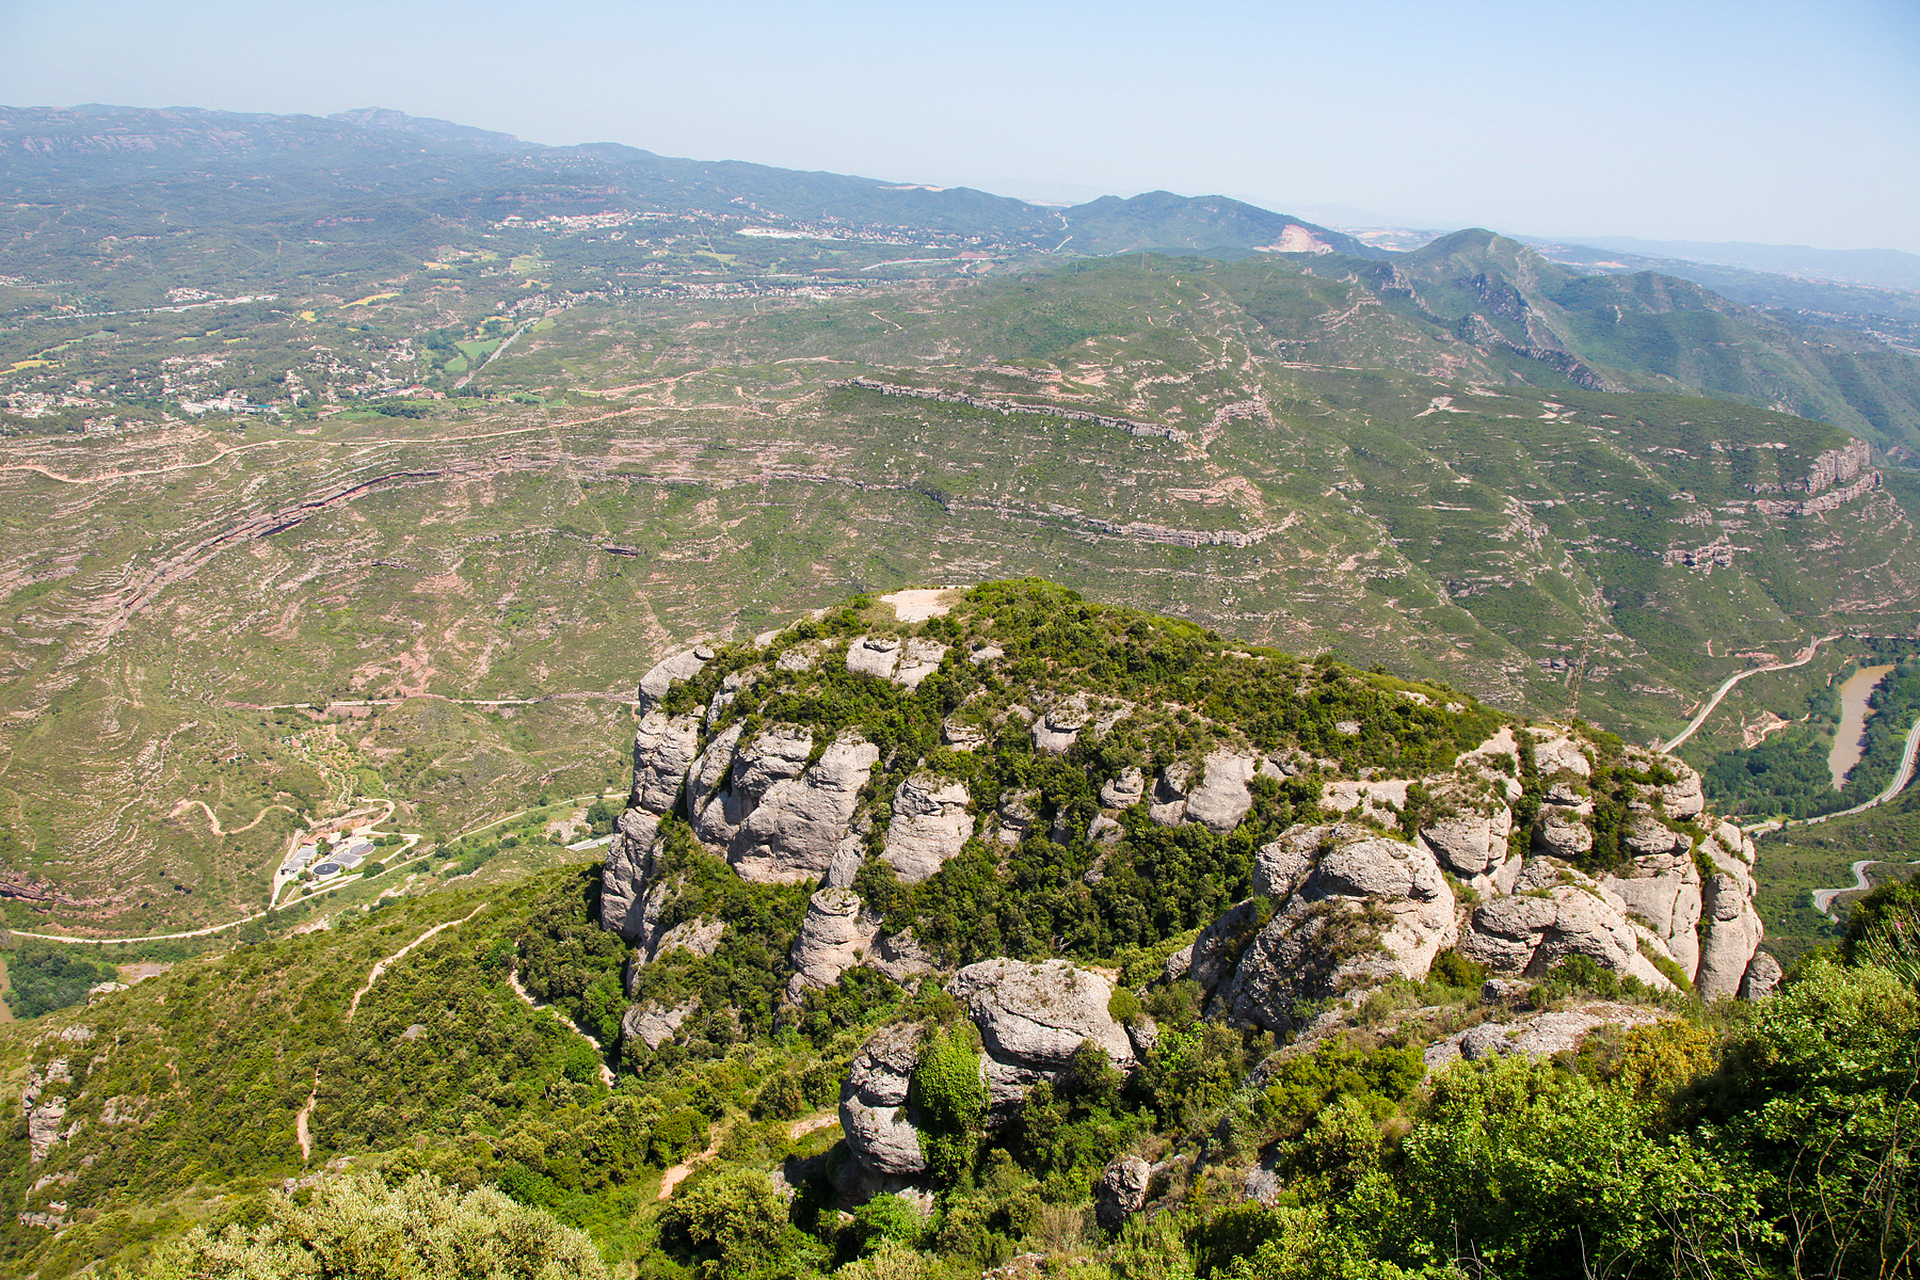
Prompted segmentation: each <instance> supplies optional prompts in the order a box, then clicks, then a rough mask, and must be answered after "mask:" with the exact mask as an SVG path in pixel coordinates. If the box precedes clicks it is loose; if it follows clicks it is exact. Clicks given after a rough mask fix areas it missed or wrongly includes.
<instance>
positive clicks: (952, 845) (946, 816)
mask: <svg viewBox="0 0 1920 1280" xmlns="http://www.w3.org/2000/svg"><path fill="white" fill-rule="evenodd" d="M971 800H972V797H971V796H969V795H968V794H967V788H966V784H964V783H960V782H951V781H947V780H944V779H940V778H934V777H931V776H928V775H924V774H915V775H914V776H913V777H911V778H908V779H907V780H906V781H905V782H902V783H901V784H900V785H899V787H897V788H896V789H895V790H894V793H893V820H892V821H891V822H889V823H888V824H887V839H886V847H885V849H884V850H883V851H882V852H881V854H880V857H881V860H882V861H884V862H886V863H887V864H888V865H889V866H891V867H892V868H893V869H894V870H895V871H897V872H899V873H900V878H901V879H902V880H904V881H905V882H906V883H908V884H918V883H919V882H920V881H922V880H925V879H926V878H927V877H928V876H930V875H932V874H933V873H934V872H936V871H938V870H939V869H940V864H941V863H943V862H945V861H946V860H947V859H948V858H951V857H952V856H953V855H954V854H956V853H958V852H960V846H961V845H963V844H965V843H966V842H967V837H969V836H971V835H972V834H973V815H972V814H971V813H970V812H968V809H967V806H968V804H969V803H970V802H971Z"/></svg>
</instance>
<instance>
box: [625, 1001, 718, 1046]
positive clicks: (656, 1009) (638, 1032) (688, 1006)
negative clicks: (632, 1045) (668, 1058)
mask: <svg viewBox="0 0 1920 1280" xmlns="http://www.w3.org/2000/svg"><path fill="white" fill-rule="evenodd" d="M698 1004H699V1002H698V1001H695V1000H688V1001H687V1002H685V1003H684V1004H681V1005H678V1006H676V1007H675V1008H672V1009H666V1008H662V1007H661V1006H660V1005H658V1004H655V1003H652V1002H649V1003H647V1004H643V1005H641V1004H637V1005H634V1006H633V1007H632V1008H630V1009H628V1010H627V1012H626V1014H625V1016H623V1017H622V1018H621V1019H620V1034H621V1035H623V1036H625V1037H626V1038H627V1039H628V1040H637V1041H639V1042H640V1043H641V1044H644V1045H646V1046H647V1048H648V1049H650V1050H651V1049H658V1048H659V1047H660V1046H661V1045H663V1044H665V1043H666V1042H667V1041H669V1040H671V1039H673V1033H674V1032H676V1031H678V1030H679V1029H680V1024H682V1023H683V1022H685V1021H686V1020H687V1018H688V1017H689V1016H691V1015H692V1013H693V1011H694V1009H695V1008H697V1007H698Z"/></svg>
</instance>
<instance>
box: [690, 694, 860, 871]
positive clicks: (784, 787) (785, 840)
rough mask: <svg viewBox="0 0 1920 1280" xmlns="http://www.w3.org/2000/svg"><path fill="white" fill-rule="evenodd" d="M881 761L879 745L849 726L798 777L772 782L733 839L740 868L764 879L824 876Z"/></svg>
mask: <svg viewBox="0 0 1920 1280" xmlns="http://www.w3.org/2000/svg"><path fill="white" fill-rule="evenodd" d="M879 761H880V751H879V748H877V747H875V746H874V745H873V744H872V743H870V742H868V741H867V740H866V739H864V738H862V737H860V736H859V735H858V734H857V733H853V732H851V731H849V732H846V733H843V734H841V735H840V736H839V737H838V738H836V739H834V741H833V742H831V743H830V744H828V746H827V749H826V750H825V751H824V752H822V753H821V755H820V759H819V760H818V761H816V762H815V763H814V764H813V765H812V766H811V767H809V768H807V769H806V770H805V771H804V772H802V773H801V774H800V775H799V776H798V777H789V778H782V779H781V780H779V781H777V782H775V783H773V784H772V785H771V786H769V787H768V788H767V789H766V792H765V794H764V795H763V796H762V797H761V798H760V803H759V804H758V805H757V806H755V807H754V809H753V811H752V812H751V813H749V814H748V815H747V816H746V820H745V821H744V822H742V823H741V824H740V828H739V830H738V831H737V832H736V833H735V835H734V837H733V839H732V840H731V841H730V842H729V845H728V850H727V861H728V862H730V863H731V864H733V869H734V871H735V872H736V873H737V874H738V875H739V876H740V878H741V879H742V880H751V881H754V882H755V883H759V884H793V883H797V882H804V881H807V880H816V879H818V878H819V877H820V876H821V875H822V874H823V873H824V872H825V871H826V870H827V867H828V865H829V864H831V863H832V861H833V855H834V851H835V849H837V848H838V847H839V845H840V842H841V841H843V840H845V839H846V838H847V837H848V836H849V835H850V834H851V833H852V822H853V814H854V809H855V808H856V807H857V806H858V804H859V801H860V792H861V789H862V788H863V787H865V786H866V785H867V783H868V782H869V781H870V780H871V778H872V773H873V766H874V765H875V764H878V763H879Z"/></svg>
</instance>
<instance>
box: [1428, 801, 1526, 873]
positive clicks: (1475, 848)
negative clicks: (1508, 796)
mask: <svg viewBox="0 0 1920 1280" xmlns="http://www.w3.org/2000/svg"><path fill="white" fill-rule="evenodd" d="M1435 800H1436V801H1437V803H1438V806H1439V809H1440V814H1439V816H1436V817H1434V818H1432V819H1431V820H1429V821H1428V822H1427V823H1426V824H1425V825H1423V826H1422V827H1421V828H1420V840H1421V842H1422V843H1424V844H1425V845H1426V846H1427V848H1429V849H1431V850H1433V856H1434V857H1435V858H1437V859H1438V860H1439V862H1440V865H1441V866H1442V867H1444V868H1445V869H1447V870H1448V871H1451V872H1453V874H1455V875H1457V876H1459V877H1460V878H1461V879H1462V880H1469V881H1470V880H1472V879H1473V878H1474V877H1476V876H1486V875H1491V874H1493V873H1494V872H1495V871H1498V870H1499V869H1500V864H1501V863H1503V862H1505V861H1506V860H1507V837H1508V833H1510V832H1511V831H1512V830H1513V811H1512V810H1511V809H1509V808H1507V806H1506V804H1505V803H1503V801H1502V800H1501V799H1499V798H1496V797H1494V796H1492V795H1490V794H1484V793H1483V794H1476V793H1474V792H1472V791H1469V790H1468V789H1466V788H1464V787H1460V786H1454V787H1450V788H1445V789H1442V790H1440V791H1438V792H1437V793H1436V795H1435Z"/></svg>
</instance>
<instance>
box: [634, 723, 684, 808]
mask: <svg viewBox="0 0 1920 1280" xmlns="http://www.w3.org/2000/svg"><path fill="white" fill-rule="evenodd" d="M699 745H700V721H699V720H698V719H697V718H696V717H694V716H691V715H684V716H675V717H674V718H673V719H671V720H669V719H668V718H667V717H666V716H664V715H662V714H661V713H660V712H658V711H649V712H648V713H647V714H646V715H645V716H643V717H641V720H640V727H639V729H637V730H636V731H635V732H634V735H633V790H632V793H631V798H630V800H629V801H628V803H629V804H631V805H632V806H633V807H634V808H636V809H644V810H645V811H646V812H648V813H654V814H665V813H672V812H673V806H674V802H675V801H677V800H678V799H679V798H680V788H681V786H682V785H683V784H684V783H685V782H686V777H687V767H688V766H689V765H691V764H692V763H693V758H694V755H695V753H696V752H697V750H698V748H699Z"/></svg>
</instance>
